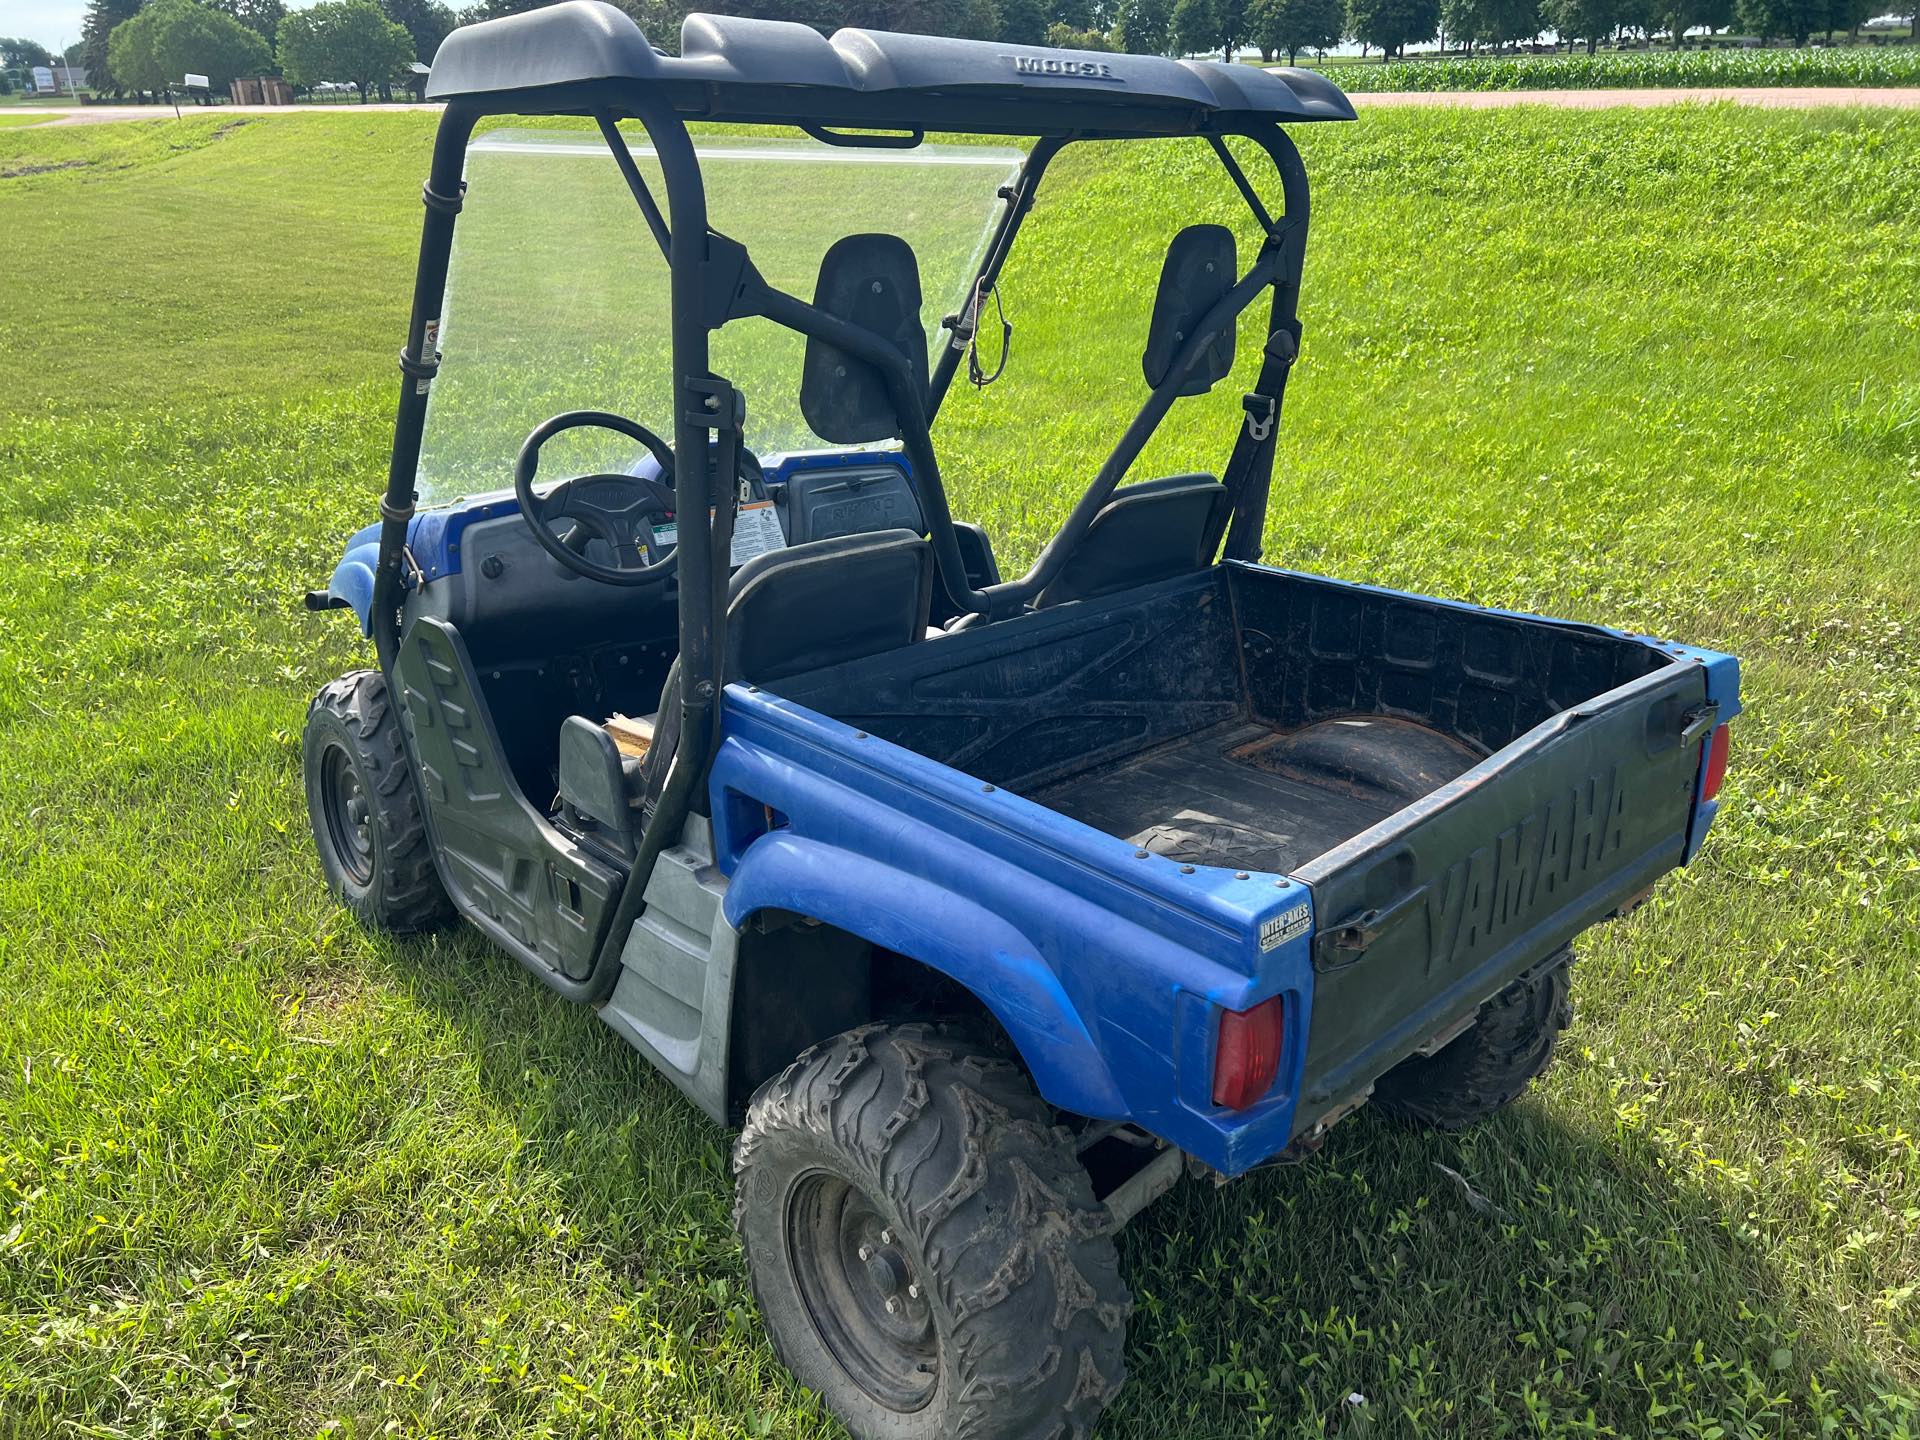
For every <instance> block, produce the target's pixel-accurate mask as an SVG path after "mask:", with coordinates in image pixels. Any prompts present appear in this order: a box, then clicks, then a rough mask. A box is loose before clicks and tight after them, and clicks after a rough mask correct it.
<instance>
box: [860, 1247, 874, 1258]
mask: <svg viewBox="0 0 1920 1440" xmlns="http://www.w3.org/2000/svg"><path fill="white" fill-rule="evenodd" d="M860 1258H861V1259H862V1260H871V1259H872V1258H873V1246H871V1245H862V1246H861V1247H860Z"/></svg>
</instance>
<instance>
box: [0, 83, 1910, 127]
mask: <svg viewBox="0 0 1920 1440" xmlns="http://www.w3.org/2000/svg"><path fill="white" fill-rule="evenodd" d="M1352 99H1353V103H1354V104H1355V105H1356V106H1358V107H1360V108H1361V109H1363V110H1364V109H1370V108H1372V107H1374V106H1376V105H1379V106H1393V105H1459V106H1463V107H1465V108H1466V109H1469V110H1501V109H1505V108H1506V107H1507V106H1509V105H1558V106H1560V107H1561V108H1562V109H1566V110H1604V109H1607V108H1609V107H1612V106H1622V105H1624V106H1629V107H1633V108H1639V109H1644V108H1646V107H1648V106H1653V105H1678V104H1680V103H1682V102H1683V101H1687V100H1732V101H1734V102H1735V103H1736V104H1740V105H1759V106H1762V107H1764V108H1766V109H1771V110H1806V109H1811V108H1813V107H1816V106H1821V105H1884V106H1891V107H1893V108H1895V109H1901V110H1912V109H1920V87H1917V88H1911V89H1886V90H1866V89H1860V90H1852V89H1844V88H1840V87H1833V88H1829V89H1818V88H1809V89H1804V90H1794V89H1785V88H1772V89H1769V88H1764V87H1758V86H1755V87H1750V88H1721V89H1706V88H1702V89H1674V90H1476V91H1459V92H1408V93H1402V94H1393V95H1355V96H1353V97H1352ZM439 108H440V107H439V106H438V105H219V106H214V107H211V108H205V107H201V106H197V105H183V106H181V107H180V113H181V114H182V115H201V114H209V113H217V114H220V115H285V114H286V113H287V112H288V111H291V110H311V111H315V112H325V113H328V114H333V115H364V114H366V113H367V112H368V111H380V110H438V109H439ZM34 114H38V115H44V116H45V117H46V119H45V120H44V121H43V122H42V123H44V124H49V125H87V124H92V123H95V122H98V121H102V120H157V119H168V118H171V117H172V114H173V112H172V111H171V110H169V109H167V108H166V107H165V106H160V105H85V106H78V107H70V108H66V109H56V108H53V107H38V106H32V105H17V106H8V107H7V108H6V109H4V110H0V115H34Z"/></svg>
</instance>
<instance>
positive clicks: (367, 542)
mask: <svg viewBox="0 0 1920 1440" xmlns="http://www.w3.org/2000/svg"><path fill="white" fill-rule="evenodd" d="M880 466H891V467H892V468H893V469H895V470H898V471H899V472H900V473H901V474H902V475H905V476H906V477H907V480H908V483H909V485H910V484H911V483H912V468H911V466H910V465H909V464H908V462H907V457H906V456H905V455H904V454H903V453H901V452H899V451H897V450H887V449H873V450H808V451H798V452H795V453H793V454H790V455H770V456H768V457H766V464H765V465H764V466H763V473H764V475H765V477H766V483H767V485H768V487H769V489H770V490H771V491H772V492H773V493H774V495H775V497H776V499H781V500H784V496H782V495H781V494H780V487H783V486H785V485H786V484H787V482H788V481H789V480H791V479H792V478H793V477H794V476H795V475H802V474H813V473H815V472H821V471H828V472H830V471H834V470H840V469H847V468H851V469H856V470H863V469H872V468H876V467H880ZM633 473H634V474H636V475H644V476H647V477H650V478H651V477H654V476H656V475H657V474H658V473H659V467H658V466H657V465H655V464H654V463H653V458H652V457H651V456H649V455H643V456H642V457H641V458H640V460H639V461H638V462H636V464H635V465H634V467H633ZM780 513H781V515H782V516H783V522H782V523H783V524H784V515H785V506H784V504H783V505H782V506H781V509H780ZM914 519H915V520H916V522H917V521H918V519H919V511H918V506H917V505H915V506H914ZM493 522H502V523H493ZM476 527H478V529H476ZM886 528H888V527H887V526H886V525H881V524H862V525H857V526H852V527H849V529H863V530H876V529H886ZM516 532H517V533H516ZM834 533H836V534H841V533H848V532H847V531H846V530H836V531H835V532H834ZM476 535H486V536H489V537H491V540H490V543H491V545H492V546H493V547H494V548H497V549H498V550H500V552H501V553H502V556H503V558H504V559H506V561H507V562H508V564H509V565H512V566H514V567H515V569H516V570H517V571H518V572H520V573H528V572H531V573H533V574H534V575H536V576H537V577H538V581H539V583H541V584H542V585H543V586H544V588H545V590H546V591H547V592H548V593H552V592H553V589H554V587H555V586H556V585H566V586H568V587H571V588H577V589H578V590H580V591H581V592H582V594H583V595H589V596H591V595H595V594H596V590H595V587H593V586H592V585H590V584H587V583H584V582H582V581H581V579H580V577H579V576H577V575H574V574H573V573H572V572H570V571H566V570H563V569H562V568H561V567H560V566H559V565H557V564H554V563H553V562H552V560H551V559H550V557H548V556H546V555H544V554H543V553H542V552H541V551H540V550H539V547H538V546H537V545H536V544H535V542H534V540H533V537H532V536H531V535H529V534H526V533H525V522H524V521H522V520H521V519H520V506H519V503H518V502H517V501H516V500H515V499H514V498H513V492H512V491H497V492H491V493H488V494H485V495H476V496H473V497H471V498H469V499H466V500H463V501H460V502H459V503H458V504H454V505H445V506H440V507H438V508H435V509H431V510H422V511H421V512H420V513H419V514H417V515H415V516H414V517H413V519H412V520H410V521H408V522H407V553H408V554H409V555H411V556H412V557H413V563H414V565H415V566H417V567H418V571H417V573H413V574H409V577H408V582H409V585H410V587H411V588H412V589H415V590H418V589H420V588H421V587H422V586H430V585H433V584H434V583H435V582H436V581H443V580H449V579H451V578H452V577H454V576H456V575H464V574H466V570H467V567H466V564H465V555H466V552H467V550H468V548H469V541H470V540H471V539H472V538H474V536H476ZM379 549H380V527H379V525H378V524H374V525H368V526H366V527H365V528H364V529H361V530H358V531H355V532H354V534H353V535H351V536H349V537H348V539H347V544H346V550H345V553H344V554H343V555H342V556H341V558H340V561H339V563H338V564H336V565H335V566H334V568H333V574H332V576H331V577H330V578H329V579H328V582H327V594H328V595H329V596H330V597H331V598H332V599H333V600H334V601H335V602H337V603H338V604H339V605H340V606H341V607H343V608H345V609H348V610H351V611H353V613H354V615H355V616H356V617H358V619H359V621H360V633H361V634H363V635H364V634H367V633H369V627H368V620H369V615H370V607H371V606H372V603H373V570H374V564H375V561H376V560H377V559H378V557H379ZM995 578H998V577H997V576H996V577H995ZM464 589H465V591H466V593H465V594H464V595H462V596H461V597H458V598H455V597H451V596H448V597H445V598H442V597H441V596H439V595H438V594H437V593H436V594H435V595H434V596H433V597H432V602H433V603H431V604H430V605H429V606H428V607H427V608H428V610H429V611H430V612H431V613H435V614H439V615H441V616H442V617H443V618H446V619H450V620H452V621H453V622H454V623H455V624H462V625H464V624H467V623H469V622H470V621H471V619H472V618H473V615H474V613H475V612H476V610H477V609H478V603H477V600H476V598H475V596H474V593H473V589H474V582H473V578H472V577H471V576H469V577H468V580H467V583H466V585H465V587H464ZM674 593H675V587H674V585H673V584H672V583H671V582H668V583H667V584H666V585H664V586H663V587H662V588H661V589H660V590H659V591H657V592H655V591H648V592H646V594H647V595H649V596H653V595H658V596H659V598H661V599H663V600H664V599H666V598H668V597H671V596H672V595H673V594H674ZM599 598H601V599H602V600H604V598H605V597H599ZM523 608H524V607H523Z"/></svg>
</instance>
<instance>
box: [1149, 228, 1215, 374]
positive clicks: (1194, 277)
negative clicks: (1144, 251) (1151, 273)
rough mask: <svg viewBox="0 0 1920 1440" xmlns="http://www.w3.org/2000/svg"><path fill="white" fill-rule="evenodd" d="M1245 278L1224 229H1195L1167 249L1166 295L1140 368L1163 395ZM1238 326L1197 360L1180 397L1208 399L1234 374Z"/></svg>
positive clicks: (1160, 298)
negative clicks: (1193, 340)
mask: <svg viewBox="0 0 1920 1440" xmlns="http://www.w3.org/2000/svg"><path fill="white" fill-rule="evenodd" d="M1238 277H1239V260H1238V256H1237V254H1236V253H1235V250H1234V244H1233V232H1232V231H1231V230H1229V229H1227V227H1226V226H1224V225H1189V226H1188V227H1187V228H1186V229H1184V230H1182V231H1181V232H1180V233H1179V234H1178V235H1176V236H1174V237H1173V244H1171V245H1169V246H1168V247H1167V261H1166V264H1164V265H1162V266H1161V267H1160V291H1159V293H1158V294H1157V295H1155V296H1154V297H1153V323H1152V324H1151V325H1150V326H1149V327H1148V329H1147V353H1146V354H1145V355H1144V356H1143V357H1142V358H1141V361H1140V368H1141V369H1142V370H1143V371H1145V372H1146V376H1147V384H1148V385H1150V386H1152V387H1153V388H1154V389H1156V390H1158V389H1159V388H1160V387H1161V386H1162V385H1163V384H1165V383H1166V381H1167V379H1168V377H1169V376H1170V375H1171V374H1172V371H1173V360H1174V357H1175V356H1176V355H1178V354H1179V353H1180V347H1181V346H1183V345H1185V344H1186V343H1187V337H1188V336H1190V335H1192V334H1193V333H1194V331H1195V330H1197V329H1198V328H1199V326H1200V322H1201V321H1202V320H1204V319H1205V318H1206V314H1207V312H1208V311H1209V310H1211V309H1212V308H1213V307H1214V306H1215V305H1216V304H1218V303H1219V302H1220V300H1221V298H1222V297H1223V296H1225V295H1226V293H1227V291H1229V290H1231V289H1232V288H1233V282H1234V281H1235V280H1236V279H1237V278H1238ZM1233 332H1234V326H1233V325H1232V324H1228V325H1225V326H1222V327H1221V330H1220V333H1219V334H1217V335H1215V336H1214V337H1213V339H1212V341H1211V342H1209V344H1208V345H1207V347H1206V348H1205V349H1204V350H1202V351H1201V352H1200V353H1199V354H1198V355H1197V356H1195V357H1194V361H1193V364H1192V365H1191V366H1190V367H1188V369H1187V373H1186V374H1185V376H1183V377H1181V378H1180V388H1179V389H1178V390H1177V391H1175V392H1174V393H1175V394H1178V395H1204V394H1206V393H1207V391H1209V390H1211V389H1212V388H1213V387H1214V386H1215V385H1217V384H1219V383H1220V382H1221V381H1222V380H1224V379H1226V378H1227V376H1228V375H1229V374H1231V373H1232V371H1233V340H1234V333H1233Z"/></svg>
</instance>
